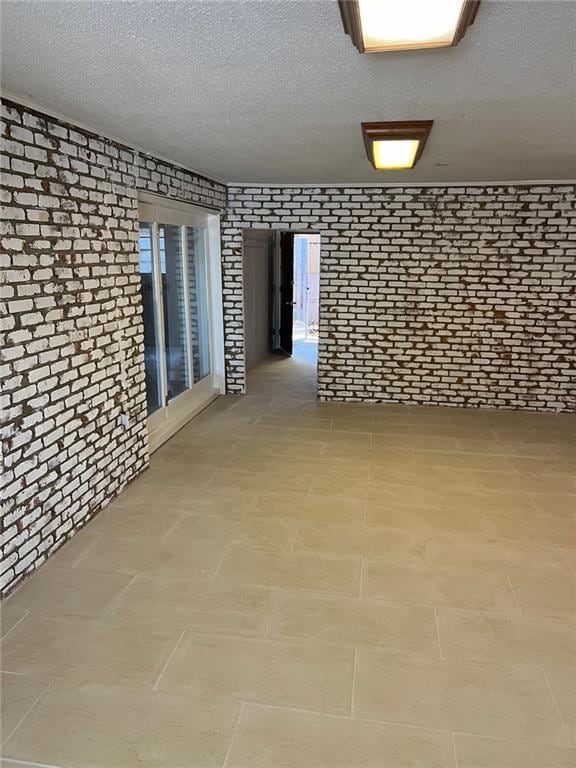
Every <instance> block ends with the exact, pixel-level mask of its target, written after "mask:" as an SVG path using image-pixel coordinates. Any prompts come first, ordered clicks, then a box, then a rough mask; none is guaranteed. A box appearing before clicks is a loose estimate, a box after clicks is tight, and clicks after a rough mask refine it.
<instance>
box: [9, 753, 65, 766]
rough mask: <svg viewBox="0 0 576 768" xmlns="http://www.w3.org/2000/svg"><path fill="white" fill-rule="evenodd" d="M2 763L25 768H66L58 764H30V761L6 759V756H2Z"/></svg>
mask: <svg viewBox="0 0 576 768" xmlns="http://www.w3.org/2000/svg"><path fill="white" fill-rule="evenodd" d="M0 763H2V764H3V763H6V764H7V765H23V766H24V768H64V766H61V765H56V763H35V762H30V760H20V759H19V758H15V757H6V756H5V755H0Z"/></svg>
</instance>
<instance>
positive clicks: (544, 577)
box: [510, 570, 576, 619]
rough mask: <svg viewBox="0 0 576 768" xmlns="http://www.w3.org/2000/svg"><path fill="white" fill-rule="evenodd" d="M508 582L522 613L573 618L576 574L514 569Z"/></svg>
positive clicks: (574, 612) (575, 613)
mask: <svg viewBox="0 0 576 768" xmlns="http://www.w3.org/2000/svg"><path fill="white" fill-rule="evenodd" d="M510 582H511V584H512V588H513V590H514V594H515V595H516V600H517V601H518V605H519V606H520V609H521V610H522V613H524V614H526V615H527V616H551V617H560V618H574V619H576V575H575V574H574V573H572V572H571V571H566V572H565V573H562V572H559V573H542V572H540V573H538V572H536V571H521V570H515V571H511V572H510Z"/></svg>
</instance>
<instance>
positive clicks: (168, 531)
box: [158, 512, 196, 541]
mask: <svg viewBox="0 0 576 768" xmlns="http://www.w3.org/2000/svg"><path fill="white" fill-rule="evenodd" d="M185 516H188V513H187V512H182V513H181V514H180V517H179V518H178V520H176V522H175V523H174V525H171V526H170V528H168V530H167V531H166V532H165V533H164V534H163V535H162V536H160V538H159V539H158V541H165V540H166V539H167V538H168V536H169V535H170V534H171V533H172V531H173V530H174V529H175V528H177V527H178V526H179V525H180V523H182V522H183V521H184V520H185V519H186V518H185ZM192 517H196V515H192Z"/></svg>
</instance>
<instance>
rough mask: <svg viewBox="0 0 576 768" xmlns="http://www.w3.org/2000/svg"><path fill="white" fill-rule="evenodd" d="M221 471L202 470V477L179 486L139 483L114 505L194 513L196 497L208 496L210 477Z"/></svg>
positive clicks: (168, 482)
mask: <svg viewBox="0 0 576 768" xmlns="http://www.w3.org/2000/svg"><path fill="white" fill-rule="evenodd" d="M219 471H221V470H214V471H212V470H211V469H208V470H207V469H206V468H203V472H202V475H201V476H199V477H198V479H192V478H191V479H189V480H187V481H186V483H184V481H183V480H179V482H180V483H181V484H180V485H175V484H174V483H173V482H172V481H166V482H163V483H162V484H160V483H157V482H155V481H154V480H153V479H151V480H150V481H149V482H146V483H139V484H138V486H137V487H136V488H135V489H134V492H133V493H129V492H128V491H126V492H125V493H124V494H122V496H120V497H119V498H118V499H117V500H116V502H115V503H116V504H122V505H124V506H126V505H127V506H130V507H133V506H143V505H144V504H145V505H146V506H149V507H154V508H156V509H171V510H180V511H182V512H195V511H196V509H197V506H196V503H195V502H196V497H202V495H204V494H208V493H209V491H208V490H207V487H208V483H209V481H210V479H211V477H212V476H214V475H215V474H217V473H218V472H219Z"/></svg>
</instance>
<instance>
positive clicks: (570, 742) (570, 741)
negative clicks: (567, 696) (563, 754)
mask: <svg viewBox="0 0 576 768" xmlns="http://www.w3.org/2000/svg"><path fill="white" fill-rule="evenodd" d="M542 676H543V677H544V682H545V683H546V688H547V689H548V693H549V694H550V698H551V699H552V703H553V705H554V709H555V711H556V714H557V715H558V718H559V720H560V722H561V723H562V727H563V729H564V734H565V736H566V739H567V741H568V745H569V746H570V747H576V741H575V740H574V739H572V737H571V736H570V729H569V728H568V724H567V723H566V721H565V720H564V717H563V715H562V711H561V710H560V707H559V706H558V702H557V700H556V696H555V695H554V691H553V690H552V686H551V685H550V680H549V678H548V675H547V674H546V669H542Z"/></svg>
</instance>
